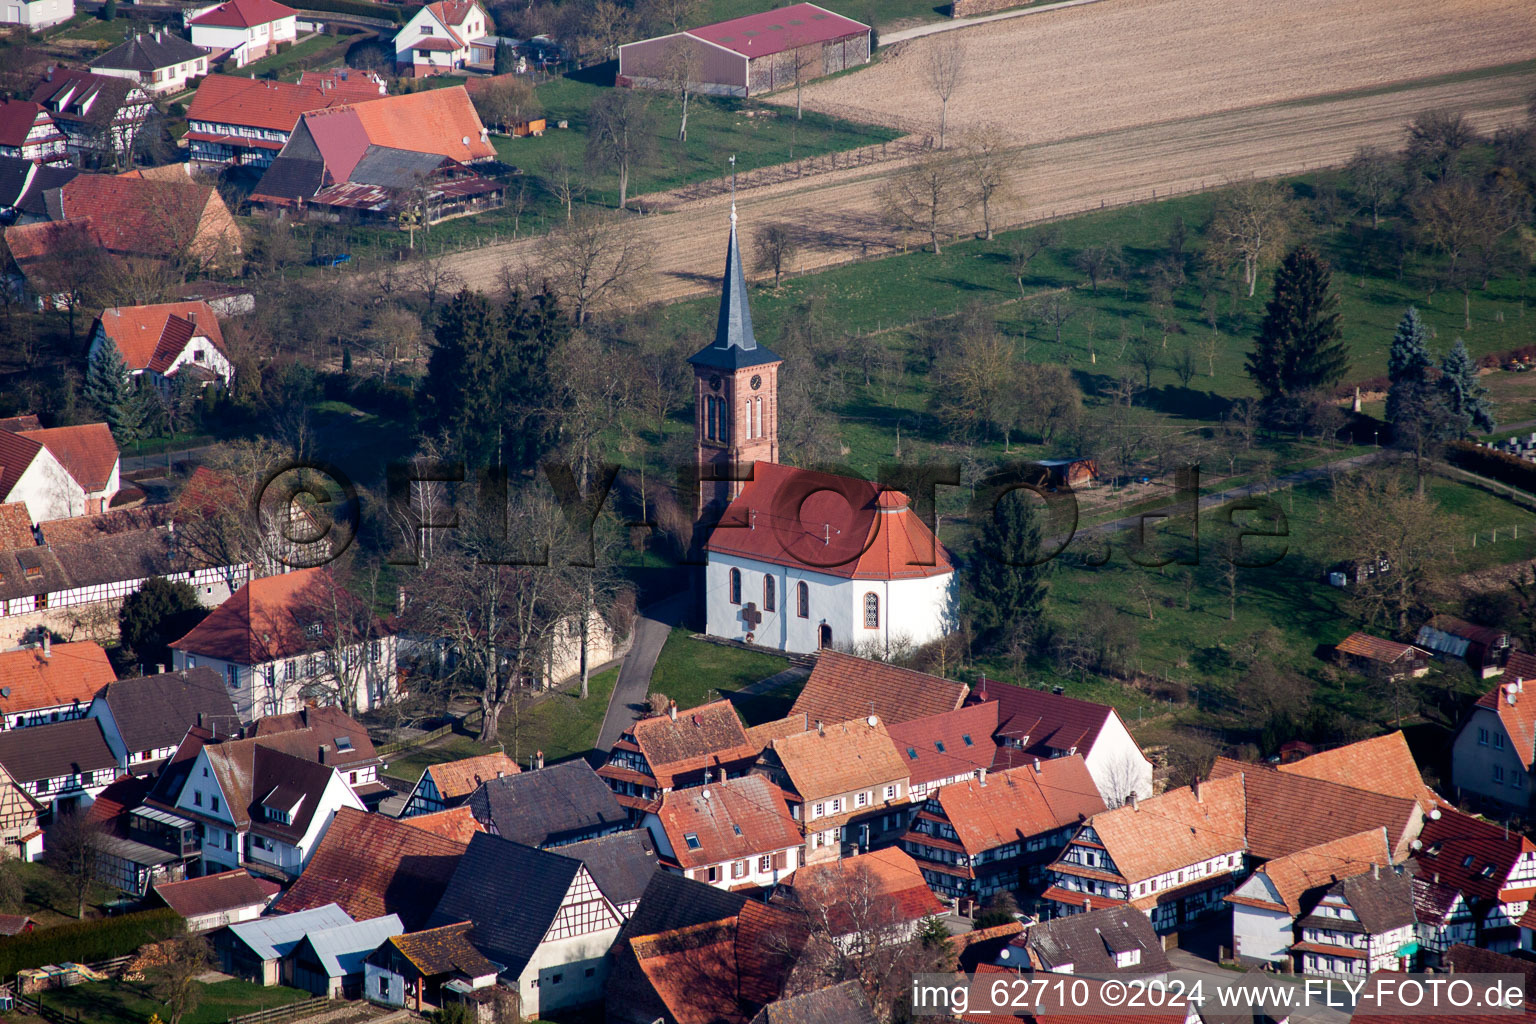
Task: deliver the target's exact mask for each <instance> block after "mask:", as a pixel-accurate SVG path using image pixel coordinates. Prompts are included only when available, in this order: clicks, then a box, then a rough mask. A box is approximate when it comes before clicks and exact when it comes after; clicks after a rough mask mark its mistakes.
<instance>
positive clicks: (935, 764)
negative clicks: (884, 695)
mask: <svg viewBox="0 0 1536 1024" xmlns="http://www.w3.org/2000/svg"><path fill="white" fill-rule="evenodd" d="M996 728H997V705H996V704H977V705H973V706H971V707H965V708H960V709H958V710H955V711H946V712H944V713H943V714H938V715H930V716H929V717H927V718H915V719H913V720H912V721H910V722H899V723H897V724H894V725H891V724H887V726H886V729H887V730H888V731H889V732H890V734H891V743H892V744H894V745H895V747H896V754H897V756H898V757H901V758H903V759H904V760H905V761H906V762H907V771H908V772H909V773H910V776H911V780H912V802H913V803H914V804H916V803H918V802H919V801H921V800H922V799H923V798H924V797H926V796H928V795H929V794H930V793H933V792H937V791H938V790H939V789H940V788H942V787H944V786H947V785H949V784H950V783H953V782H964V781H967V780H969V779H973V778H977V777H981V776H983V775H985V773H986V771H987V770H988V769H989V768H991V767H992V760H993V758H994V757H995V756H996V755H997V742H996V741H995V740H993V739H992V733H993V731H994V730H995V729H996Z"/></svg>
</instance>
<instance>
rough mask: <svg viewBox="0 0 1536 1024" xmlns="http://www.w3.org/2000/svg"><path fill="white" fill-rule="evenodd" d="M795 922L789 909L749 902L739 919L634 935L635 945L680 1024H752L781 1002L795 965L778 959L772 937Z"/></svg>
mask: <svg viewBox="0 0 1536 1024" xmlns="http://www.w3.org/2000/svg"><path fill="white" fill-rule="evenodd" d="M796 924H797V919H796V918H795V916H794V915H792V914H790V913H788V912H787V911H784V910H781V909H779V908H777V907H771V906H764V905H763V904H761V903H757V902H755V901H748V902H747V903H745V904H744V905H743V906H742V907H741V909H740V911H738V912H737V914H736V915H735V916H734V917H728V918H724V919H722V920H719V921H710V922H706V923H703V924H695V925H689V926H686V927H683V928H675V929H673V930H671V931H665V932H659V933H657V934H653V935H636V936H632V937H630V938H629V939H628V945H629V951H630V953H632V955H633V956H634V958H635V961H636V962H637V966H638V968H639V970H640V973H641V974H642V975H643V976H644V978H645V980H646V981H647V982H648V983H649V985H650V987H651V989H652V991H653V992H654V993H655V995H656V997H657V998H658V999H660V1000H661V1003H662V1004H663V1005H664V1006H665V1008H666V1011H667V1015H668V1016H669V1017H670V1018H671V1019H672V1020H673V1021H675V1022H676V1024H746V1022H747V1021H748V1020H750V1019H751V1018H752V1015H753V1014H754V1013H756V1012H757V1010H758V1008H759V1007H761V1006H762V1005H764V1004H765V1003H769V1002H772V1001H773V1000H774V999H776V998H778V996H779V994H780V992H781V991H782V989H783V987H784V981H785V978H786V976H787V975H788V973H789V967H790V964H791V963H792V961H793V959H794V958H793V957H781V956H777V955H775V954H774V953H773V951H772V949H771V948H770V943H769V942H768V939H769V937H770V936H773V935H781V936H788V935H790V934H791V933H792V932H793V931H794V930H795V928H796ZM780 944H784V945H791V946H793V945H794V942H793V940H790V941H789V942H784V943H778V942H776V943H773V945H780Z"/></svg>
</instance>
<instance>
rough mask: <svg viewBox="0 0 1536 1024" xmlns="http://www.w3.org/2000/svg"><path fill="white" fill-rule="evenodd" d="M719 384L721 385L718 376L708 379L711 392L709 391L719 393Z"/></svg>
mask: <svg viewBox="0 0 1536 1024" xmlns="http://www.w3.org/2000/svg"><path fill="white" fill-rule="evenodd" d="M720 383H721V382H720V377H719V375H718V374H717V375H715V376H713V377H711V378H709V390H711V391H719V390H720Z"/></svg>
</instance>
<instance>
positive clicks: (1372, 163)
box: [1344, 146, 1403, 228]
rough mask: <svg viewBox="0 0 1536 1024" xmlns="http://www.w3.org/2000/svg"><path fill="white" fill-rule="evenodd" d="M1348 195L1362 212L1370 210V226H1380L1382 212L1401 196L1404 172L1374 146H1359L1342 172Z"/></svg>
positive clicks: (1392, 159) (1394, 161) (1395, 161)
mask: <svg viewBox="0 0 1536 1024" xmlns="http://www.w3.org/2000/svg"><path fill="white" fill-rule="evenodd" d="M1344 173H1345V176H1346V177H1347V178H1348V179H1349V188H1350V193H1351V195H1352V196H1353V197H1354V200H1355V204H1356V206H1358V207H1359V208H1360V209H1362V210H1370V211H1371V227H1373V228H1376V227H1380V226H1381V211H1382V209H1383V208H1384V207H1387V206H1390V205H1391V203H1392V201H1393V200H1395V199H1396V198H1397V197H1398V196H1399V195H1401V194H1402V190H1403V169H1402V167H1401V166H1400V165H1399V164H1398V162H1397V160H1396V159H1394V158H1393V156H1392V154H1390V153H1387V152H1386V151H1384V150H1382V149H1381V148H1379V147H1377V146H1361V147H1360V149H1358V150H1356V151H1355V156H1354V159H1353V160H1351V161H1350V162H1349V166H1348V167H1346V168H1345V169H1344Z"/></svg>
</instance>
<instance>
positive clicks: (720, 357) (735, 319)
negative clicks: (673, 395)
mask: <svg viewBox="0 0 1536 1024" xmlns="http://www.w3.org/2000/svg"><path fill="white" fill-rule="evenodd" d="M688 361H689V362H690V363H692V364H694V365H695V366H712V367H714V368H716V369H720V370H740V369H742V368H743V367H747V366H761V365H763V364H764V363H777V362H779V361H780V360H779V357H778V356H776V355H774V354H773V352H772V351H770V350H769V349H767V348H766V347H763V346H759V345H758V343H757V338H756V336H754V335H753V333H752V309H751V307H750V306H749V305H748V303H747V278H746V275H745V274H744V273H743V271H742V269H741V246H740V245H738V244H737V242H736V210H735V208H734V206H733V207H732V209H731V238H730V241H729V242H727V243H726V247H725V278H724V279H723V280H722V281H721V282H720V318H719V320H718V321H717V323H716V325H715V342H714V344H712V345H710V346H709V347H708V348H705V349H701V350H700V351H698V352H696V353H695V354H694V355H693V356H692V357H691V358H690V359H689V360H688Z"/></svg>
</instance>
